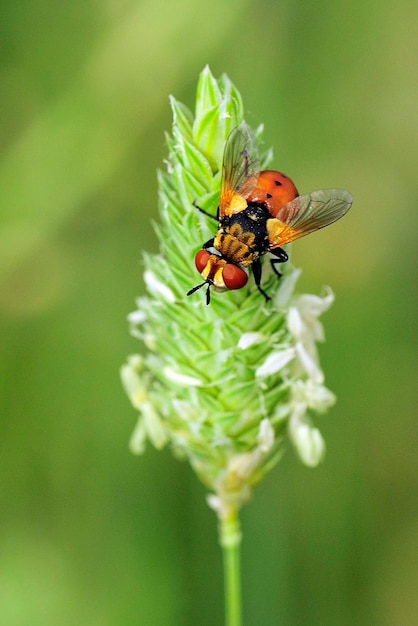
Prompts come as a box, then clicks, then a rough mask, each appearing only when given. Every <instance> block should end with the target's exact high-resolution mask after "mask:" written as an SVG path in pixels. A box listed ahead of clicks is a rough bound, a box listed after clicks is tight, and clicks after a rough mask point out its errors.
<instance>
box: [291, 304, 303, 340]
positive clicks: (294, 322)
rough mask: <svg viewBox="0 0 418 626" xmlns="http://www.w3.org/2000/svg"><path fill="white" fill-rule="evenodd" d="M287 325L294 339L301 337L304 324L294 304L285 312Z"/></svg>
mask: <svg viewBox="0 0 418 626" xmlns="http://www.w3.org/2000/svg"><path fill="white" fill-rule="evenodd" d="M287 327H288V329H289V332H290V333H291V334H292V335H293V337H295V339H302V337H303V334H304V331H305V325H304V323H303V320H302V317H301V314H300V313H299V310H298V309H297V308H296V307H295V306H291V307H290V309H289V312H288V314H287Z"/></svg>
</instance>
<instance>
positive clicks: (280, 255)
mask: <svg viewBox="0 0 418 626" xmlns="http://www.w3.org/2000/svg"><path fill="white" fill-rule="evenodd" d="M269 252H270V254H274V256H275V257H277V258H276V259H270V264H271V267H272V270H273V272H274V273H275V274H276V276H277V278H281V277H282V276H283V274H282V273H281V272H279V270H278V269H277V268H276V265H277V264H278V263H286V261H288V260H289V256H288V255H287V253H286V252H285V251H284V250H283V248H275V249H274V250H269Z"/></svg>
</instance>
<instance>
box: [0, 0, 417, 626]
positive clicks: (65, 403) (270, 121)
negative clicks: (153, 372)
mask: <svg viewBox="0 0 418 626" xmlns="http://www.w3.org/2000/svg"><path fill="white" fill-rule="evenodd" d="M417 20H418V11H417V8H416V5H415V6H414V3H412V2H409V1H408V2H407V1H406V0H400V1H398V2H393V1H390V0H380V1H377V0H375V1H374V2H373V1H372V2H364V1H360V0H353V1H352V2H330V1H328V0H325V1H323V2H311V3H309V2H307V3H302V2H295V1H293V2H292V1H291V0H288V1H287V2H286V1H278V2H273V1H270V2H268V1H267V0H257V1H256V2H255V1H253V2H251V1H249V0H248V1H244V0H228V2H221V1H220V0H212V2H211V3H209V4H208V3H206V2H201V1H200V0H181V1H178V2H169V1H165V2H164V1H162V0H152V1H150V0H88V1H86V0H83V1H82V0H74V1H73V2H71V3H70V2H62V3H60V2H53V1H52V0H38V1H37V2H30V1H29V0H22V1H20V2H12V1H10V0H9V1H8V2H7V1H3V2H2V3H1V19H0V31H1V35H0V50H1V55H0V66H1V81H0V93H1V95H0V98H1V103H2V104H1V111H2V115H1V118H0V128H1V136H2V139H1V145H0V196H1V197H0V223H1V227H0V309H1V314H0V315H1V318H0V319H1V331H0V333H1V366H0V367H1V378H0V381H1V382H0V394H1V404H0V413H1V431H2V432H1V444H0V445H1V478H0V489H1V504H0V507H1V512H0V515H1V520H0V524H1V526H0V527H1V531H0V533H1V534H0V623H1V624H2V625H3V624H4V625H5V626H38V625H39V626H49V625H54V626H55V625H58V624H59V625H60V626H67V625H68V626H70V625H71V626H73V625H74V624H77V625H78V624H80V625H83V626H84V625H85V626H121V625H123V626H130V625H132V626H133V625H138V624H141V625H146V626H154V625H155V626H160V625H162V624H164V625H165V626H171V625H172V626H192V625H196V624H199V625H202V626H213V625H215V624H222V620H223V605H222V584H223V583H222V564H221V556H220V553H219V550H218V549H217V547H216V541H217V537H216V520H215V516H214V514H213V512H211V511H210V510H209V508H208V507H207V506H206V504H205V501H204V497H205V491H204V489H203V487H201V486H200V485H199V484H198V482H197V479H196V478H195V477H194V476H193V475H192V473H191V470H190V469H189V468H188V467H187V466H186V465H185V464H182V463H179V462H177V461H175V460H173V459H172V458H171V455H170V452H169V451H164V452H161V453H157V452H155V451H153V450H151V449H149V450H148V451H147V453H146V455H145V456H144V457H141V458H135V457H133V456H132V455H131V454H130V453H129V451H128V447H127V444H128V440H129V437H130V434H131V431H132V429H133V427H134V423H135V420H136V416H135V412H134V410H133V409H132V408H131V406H130V405H129V403H128V400H127V398H126V397H125V395H124V393H123V391H122V389H121V385H120V382H119V377H118V376H119V375H118V369H119V366H120V365H121V364H122V363H123V362H124V360H125V357H126V355H128V354H130V353H133V352H136V351H137V350H138V349H139V344H138V343H137V342H136V341H135V340H134V339H133V338H131V337H130V336H129V334H128V327H127V323H126V315H127V314H128V313H129V312H130V311H131V310H133V308H134V299H135V297H136V296H137V295H138V294H140V293H141V291H142V290H143V282H142V277H141V266H140V255H141V250H143V249H147V250H149V251H153V250H156V248H157V243H156V239H155V236H154V235H153V232H152V229H151V225H150V221H151V219H155V218H156V217H157V211H156V192H157V187H156V169H157V168H158V167H161V166H162V160H163V159H164V157H165V147H164V141H163V133H164V131H165V130H169V129H170V125H171V117H170V111H169V106H168V100H167V98H168V94H170V93H173V94H174V95H175V96H176V97H177V98H178V99H179V100H182V101H184V102H186V103H187V104H188V105H189V106H193V102H194V92H195V88H196V81H197V77H198V74H199V72H200V71H201V70H202V69H203V67H204V65H205V64H206V63H209V64H210V66H211V69H212V71H213V72H214V74H215V76H219V75H220V74H221V73H222V72H227V73H228V75H229V76H230V78H231V79H232V80H233V81H234V82H235V84H236V85H237V87H238V89H239V90H240V91H241V93H242V95H243V98H244V102H245V105H246V110H247V111H248V114H247V121H248V122H249V123H250V124H257V123H259V122H261V121H262V122H264V123H265V128H266V131H265V138H266V142H267V144H271V145H273V146H274V148H275V161H274V164H275V166H276V167H277V168H278V169H282V170H284V171H285V172H287V173H288V174H290V175H291V176H292V178H293V179H294V180H295V181H296V184H297V185H298V188H299V190H300V191H301V192H307V191H312V190H313V189H318V188H325V187H333V186H337V187H345V188H347V189H349V190H350V191H351V192H352V193H353V196H354V199H355V204H354V206H353V209H352V211H351V213H350V214H349V216H347V217H346V218H344V220H343V221H342V222H340V223H339V224H338V225H335V226H333V227H332V228H330V229H326V230H325V231H321V232H320V233H317V234H316V235H315V236H313V237H311V238H307V239H306V240H303V241H301V242H298V243H297V244H295V246H294V250H293V252H294V257H293V258H294V261H295V263H296V264H297V265H299V266H301V267H303V268H304V275H303V281H302V285H301V287H302V288H303V289H305V290H308V291H313V292H317V291H319V290H320V289H321V286H322V285H324V284H330V285H331V286H332V287H333V289H334V290H335V292H336V295H337V300H336V303H335V305H334V307H333V308H332V310H331V311H330V312H329V313H327V315H326V317H325V318H324V323H325V330H326V334H327V339H328V341H327V343H326V344H324V345H323V346H322V347H321V358H322V365H323V367H324V369H325V372H326V376H327V384H328V385H329V387H330V388H331V389H332V390H333V391H335V392H336V394H337V396H338V399H339V401H338V404H337V405H336V407H335V408H334V409H333V410H332V411H331V412H330V413H329V414H328V415H327V416H325V417H323V418H321V419H320V420H318V421H319V425H320V428H321V430H322V432H323V434H324V436H325V438H326V440H327V444H328V455H327V459H326V462H325V463H324V464H323V465H322V466H321V467H320V468H319V469H317V470H308V469H306V468H304V467H302V466H301V464H300V463H299V462H298V461H297V459H296V458H295V456H294V454H293V452H292V451H291V450H289V451H288V453H287V454H286V455H285V457H284V459H283V461H282V462H281V464H280V465H279V466H278V467H277V468H276V470H275V471H274V472H273V473H272V474H271V475H270V476H269V478H268V479H267V480H266V481H265V483H264V484H263V485H261V486H260V487H259V488H258V490H257V491H256V493H255V497H254V498H253V501H252V502H251V503H250V504H249V505H248V506H247V507H246V508H245V510H244V511H243V524H244V533H245V535H244V544H243V570H244V573H243V588H244V613H245V617H246V621H245V623H246V624H247V625H248V626H250V625H257V626H258V625H262V626H276V625H281V624H286V626H293V625H307V626H310V625H312V626H318V625H321V626H327V625H329V626H336V625H338V626H340V625H341V626H345V625H347V626H348V625H350V626H351V625H353V624H356V625H357V626H363V625H367V626H370V625H374V624H376V625H382V626H405V625H410V624H411V625H412V624H413V623H414V624H415V623H416V616H417V615H418V600H417V591H416V589H417V587H416V579H417V573H418V572H417V566H416V563H417V558H416V545H417V536H418V511H417V509H418V507H417V501H418V498H417V480H416V473H417V469H418V467H417V465H418V464H417V460H416V458H417V453H416V450H417V446H416V435H417V429H416V418H415V415H414V409H415V407H416V400H417V398H416V395H415V394H414V388H413V372H414V361H415V359H414V357H415V348H414V343H415V342H414V339H416V334H415V325H416V306H415V305H416V291H415V289H416V288H415V284H416V279H415V271H414V270H415V260H416V257H415V248H414V245H413V237H414V235H415V233H416V229H417V221H416V215H417V205H418V194H417V193H416V185H415V183H416V176H417V175H416V171H417V165H418V163H417V159H416V145H417V135H416V130H417V127H418V124H417V122H418V108H417V95H418V91H417V76H418V72H417V58H418V57H417V54H418V49H417V48H418V45H417V41H418V40H417V38H416V34H415V33H414V29H415V26H416V23H417ZM191 271H192V270H191ZM193 271H194V270H193ZM193 271H192V274H193ZM193 281H194V274H193V280H191V284H194V282H193Z"/></svg>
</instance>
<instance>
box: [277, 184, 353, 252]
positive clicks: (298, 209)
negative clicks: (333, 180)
mask: <svg viewBox="0 0 418 626" xmlns="http://www.w3.org/2000/svg"><path fill="white" fill-rule="evenodd" d="M352 202H353V199H352V197H351V194H350V193H349V192H348V191H345V189H322V190H320V191H313V192H312V193H309V194H306V195H304V196H298V197H297V198H295V199H294V200H292V201H291V202H288V203H287V204H285V206H284V207H282V208H281V209H280V210H279V211H278V212H277V215H276V217H275V218H272V219H271V220H268V224H267V231H268V237H269V243H270V248H271V249H273V248H277V247H278V246H282V245H284V244H286V243H290V242H291V241H294V240H295V239H299V237H304V236H305V235H309V233H313V232H314V231H315V230H319V229H320V228H324V227H325V226H328V225H329V224H332V223H333V222H336V221H337V220H339V219H340V218H341V217H343V215H345V214H346V213H347V211H348V210H349V209H350V207H351V204H352Z"/></svg>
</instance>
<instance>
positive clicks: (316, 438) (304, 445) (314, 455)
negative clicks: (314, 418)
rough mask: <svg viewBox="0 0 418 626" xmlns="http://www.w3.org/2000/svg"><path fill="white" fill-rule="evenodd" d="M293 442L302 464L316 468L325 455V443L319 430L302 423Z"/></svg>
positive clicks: (295, 433) (296, 430)
mask: <svg viewBox="0 0 418 626" xmlns="http://www.w3.org/2000/svg"><path fill="white" fill-rule="evenodd" d="M293 441H294V444H295V446H296V449H297V451H298V454H299V456H300V458H301V460H302V462H303V463H304V464H305V465H307V466H308V467H315V466H316V465H318V463H320V462H321V461H322V459H323V457H324V454H325V442H324V440H323V438H322V435H321V433H320V432H319V430H318V429H317V428H311V427H310V426H309V425H308V424H304V423H303V422H300V423H299V424H298V426H297V428H296V429H295V432H294V435H293Z"/></svg>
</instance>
